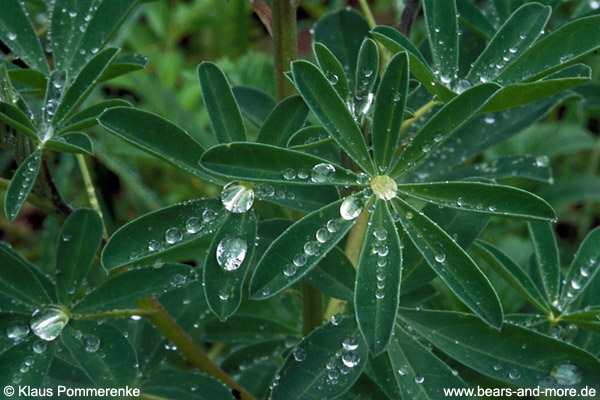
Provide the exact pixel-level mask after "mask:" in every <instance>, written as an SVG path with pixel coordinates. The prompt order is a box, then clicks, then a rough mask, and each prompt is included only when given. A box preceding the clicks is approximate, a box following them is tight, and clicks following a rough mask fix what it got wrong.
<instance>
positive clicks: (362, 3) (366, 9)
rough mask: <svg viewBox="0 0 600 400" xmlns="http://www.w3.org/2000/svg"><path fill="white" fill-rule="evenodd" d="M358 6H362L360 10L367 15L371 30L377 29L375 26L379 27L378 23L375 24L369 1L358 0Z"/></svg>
mask: <svg viewBox="0 0 600 400" xmlns="http://www.w3.org/2000/svg"><path fill="white" fill-rule="evenodd" d="M358 4H359V5H360V9H361V10H362V12H363V14H365V18H366V19H367V23H368V24H369V28H370V29H373V28H375V26H377V22H375V18H374V17H373V13H372V12H371V8H370V7H369V3H367V0H358Z"/></svg>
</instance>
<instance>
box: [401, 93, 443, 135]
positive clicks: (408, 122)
mask: <svg viewBox="0 0 600 400" xmlns="http://www.w3.org/2000/svg"><path fill="white" fill-rule="evenodd" d="M433 107H435V103H434V102H433V100H431V101H430V102H429V103H427V104H425V105H424V106H423V107H421V108H419V109H418V110H417V111H415V116H414V117H412V118H410V119H407V120H406V121H404V122H403V123H402V127H401V128H400V132H404V131H405V130H407V129H408V127H409V126H411V125H412V124H413V122H415V121H416V120H418V119H419V118H421V117H422V116H423V115H425V114H427V112H428V111H429V110H431V109H432V108H433Z"/></svg>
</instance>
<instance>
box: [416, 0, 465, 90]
mask: <svg viewBox="0 0 600 400" xmlns="http://www.w3.org/2000/svg"><path fill="white" fill-rule="evenodd" d="M423 12H424V14H425V22H426V24H427V37H428V38H429V45H430V46H431V53H432V55H433V62H434V63H435V65H436V68H437V69H438V71H439V76H440V80H441V81H442V83H444V84H445V83H448V82H450V81H451V80H453V79H454V77H455V76H456V74H457V71H458V19H457V18H456V14H457V11H456V1H455V0H442V1H440V0H424V1H423Z"/></svg>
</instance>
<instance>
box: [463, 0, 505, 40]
mask: <svg viewBox="0 0 600 400" xmlns="http://www.w3.org/2000/svg"><path fill="white" fill-rule="evenodd" d="M456 11H457V12H458V15H459V17H458V20H459V21H460V22H461V23H462V24H463V25H464V26H466V27H467V28H469V29H471V30H472V31H473V32H475V33H477V34H478V35H480V36H481V37H483V38H484V39H486V40H489V39H491V38H492V36H494V35H495V34H496V29H495V28H494V25H492V22H491V21H490V20H489V19H488V17H486V16H485V14H483V13H482V12H481V11H480V10H479V8H478V7H477V6H476V5H475V4H473V3H471V2H470V1H469V0H457V1H456Z"/></svg>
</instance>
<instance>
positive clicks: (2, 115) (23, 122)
mask: <svg viewBox="0 0 600 400" xmlns="http://www.w3.org/2000/svg"><path fill="white" fill-rule="evenodd" d="M0 121H2V122H3V123H5V124H6V125H8V126H10V127H12V128H14V129H15V130H17V131H18V132H21V133H24V134H26V135H27V136H29V137H31V138H32V139H34V140H36V141H37V140H39V139H38V136H37V133H36V130H35V126H34V125H33V124H32V123H31V120H30V119H29V118H27V115H25V113H23V111H21V110H20V109H19V108H17V107H15V106H14V105H12V104H10V103H7V102H4V101H1V102H0Z"/></svg>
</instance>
